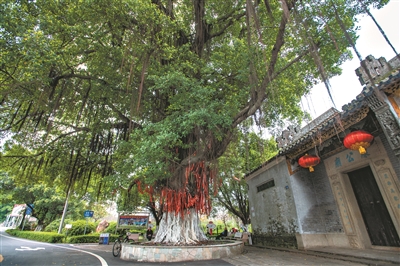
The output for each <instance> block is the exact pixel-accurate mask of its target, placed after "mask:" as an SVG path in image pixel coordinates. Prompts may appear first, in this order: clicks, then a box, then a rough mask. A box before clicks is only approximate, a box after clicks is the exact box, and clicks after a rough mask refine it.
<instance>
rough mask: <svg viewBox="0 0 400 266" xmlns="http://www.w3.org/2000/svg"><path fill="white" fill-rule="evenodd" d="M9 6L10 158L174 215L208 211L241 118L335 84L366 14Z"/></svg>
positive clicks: (272, 113) (258, 8)
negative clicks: (139, 197)
mask: <svg viewBox="0 0 400 266" xmlns="http://www.w3.org/2000/svg"><path fill="white" fill-rule="evenodd" d="M364 2H365V1H364ZM387 2H388V1H385V0H382V1H372V0H371V1H368V2H365V3H364V4H367V6H371V5H374V6H378V7H380V6H382V5H384V4H385V3H387ZM0 7H1V10H2V16H1V18H0V25H1V26H0V27H1V28H0V34H1V38H0V45H1V51H0V53H1V54H0V58H1V59H0V60H1V61H0V104H1V111H0V117H1V138H2V139H3V140H4V139H6V140H7V142H8V144H7V145H6V147H5V149H4V150H3V156H2V160H7V163H11V164H14V165H19V167H21V168H20V169H22V170H23V172H24V173H25V175H26V176H29V175H31V174H32V173H33V172H34V171H37V169H46V170H45V171H46V176H48V177H49V181H50V182H52V181H54V180H62V181H60V182H63V184H66V188H65V191H67V190H69V189H70V188H72V189H75V190H79V191H80V193H82V194H85V193H86V191H87V190H88V189H89V188H91V189H93V190H94V191H97V194H98V196H104V197H109V196H111V192H112V191H114V190H115V189H117V190H118V189H119V188H121V187H123V188H126V187H130V186H132V185H133V184H135V185H137V184H141V186H142V189H144V190H146V191H147V192H149V193H150V194H152V193H157V194H158V195H159V198H160V199H161V201H162V203H164V204H165V206H166V208H165V211H167V212H172V211H175V212H176V213H179V212H182V211H184V210H187V209H190V208H194V209H195V210H196V211H200V212H204V213H208V212H209V211H210V208H211V206H210V201H209V194H208V185H209V182H211V183H212V182H215V181H217V178H216V173H217V169H218V164H217V158H219V157H220V156H221V155H223V154H224V152H225V150H226V149H227V147H228V145H229V143H230V142H231V141H232V139H234V138H235V136H236V134H237V127H238V125H240V124H241V123H242V122H243V121H245V120H246V119H248V118H249V117H252V118H253V119H254V120H255V121H256V122H257V124H259V125H262V126H269V125H271V124H272V123H274V122H275V121H278V120H280V119H284V118H289V119H295V118H299V117H301V109H300V107H299V105H298V102H299V100H300V97H301V96H302V95H303V94H304V93H306V92H307V91H308V90H309V89H310V88H311V87H312V86H313V84H315V83H316V82H318V81H319V80H323V81H324V82H325V83H326V84H327V88H328V89H329V84H328V82H327V81H328V79H329V78H330V77H332V76H334V75H337V74H339V73H340V65H341V64H342V63H343V62H344V61H345V60H347V59H349V58H350V56H351V53H350V52H349V50H348V48H349V47H350V44H349V39H351V40H352V41H355V40H356V38H357V37H356V31H355V28H354V23H355V21H356V18H355V16H356V15H357V14H360V13H362V12H365V11H364V10H365V9H363V8H361V6H360V3H359V1H355V0H353V1H350V0H347V1H345V0H340V1H315V0H310V1H297V0H282V1H269V0H264V1H259V0H255V1H252V0H236V1H216V0H209V1H205V0H193V1H188V0H183V1H172V0H123V1H120V0H118V1H117V0H96V1H94V0H93V1H73V0H65V1H43V0H37V1H28V0H25V1H2V3H1V4H0ZM344 29H345V33H346V34H344V32H343V30H344ZM19 145H22V146H23V147H24V148H26V149H27V150H28V151H29V154H26V153H24V150H23V149H21V148H19V147H20V146H19Z"/></svg>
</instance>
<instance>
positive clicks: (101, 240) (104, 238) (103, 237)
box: [99, 233, 110, 245]
mask: <svg viewBox="0 0 400 266" xmlns="http://www.w3.org/2000/svg"><path fill="white" fill-rule="evenodd" d="M109 241H110V234H109V233H103V234H100V237H99V244H102V245H108V242H109Z"/></svg>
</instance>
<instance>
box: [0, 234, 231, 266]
mask: <svg viewBox="0 0 400 266" xmlns="http://www.w3.org/2000/svg"><path fill="white" fill-rule="evenodd" d="M109 247H110V249H111V246H109ZM0 254H1V255H2V256H3V257H4V260H3V262H1V263H0V265H1V266H28V265H29V266H50V265H51V266H53V265H63V266H67V265H73V266H75V265H76V266H78V265H81V266H85V265H88V266H120V265H133V264H140V265H142V266H147V265H165V264H164V263H145V262H141V263H137V262H136V263H135V262H132V261H124V260H121V259H120V258H118V257H117V258H116V257H114V256H113V255H112V252H111V250H109V251H104V250H92V249H89V250H83V249H82V248H77V247H74V246H71V245H67V244H62V245H61V244H48V243H43V242H37V241H31V240H26V239H20V238H16V237H12V236H9V235H7V234H6V233H4V232H0ZM168 265H171V266H175V265H197V266H202V265H213V266H229V265H232V264H230V263H228V262H225V261H223V260H209V261H191V262H179V263H168Z"/></svg>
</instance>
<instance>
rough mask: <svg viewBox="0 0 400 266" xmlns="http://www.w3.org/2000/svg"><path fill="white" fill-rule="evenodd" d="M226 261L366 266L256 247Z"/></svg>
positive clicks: (245, 265) (242, 265)
mask: <svg viewBox="0 0 400 266" xmlns="http://www.w3.org/2000/svg"><path fill="white" fill-rule="evenodd" d="M223 260H224V261H226V262H228V263H230V264H232V265H235V266H260V265H288V266H290V265H324V266H345V265H347V266H356V265H366V264H360V263H353V262H349V261H341V260H335V259H328V258H323V257H317V256H310V255H307V254H301V253H292V252H285V251H278V250H272V249H262V248H255V247H249V246H246V247H245V253H244V254H241V255H238V256H234V257H230V258H224V259H223Z"/></svg>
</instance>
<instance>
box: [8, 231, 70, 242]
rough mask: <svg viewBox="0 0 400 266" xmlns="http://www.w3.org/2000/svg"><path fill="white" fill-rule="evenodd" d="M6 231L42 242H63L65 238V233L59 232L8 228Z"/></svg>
mask: <svg viewBox="0 0 400 266" xmlns="http://www.w3.org/2000/svg"><path fill="white" fill-rule="evenodd" d="M6 233H8V234H10V235H13V236H16V237H21V238H25V239H31V240H35V241H40V242H47V243H63V242H64V238H65V235H61V234H57V233H48V232H35V231H20V230H16V229H8V230H6Z"/></svg>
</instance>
